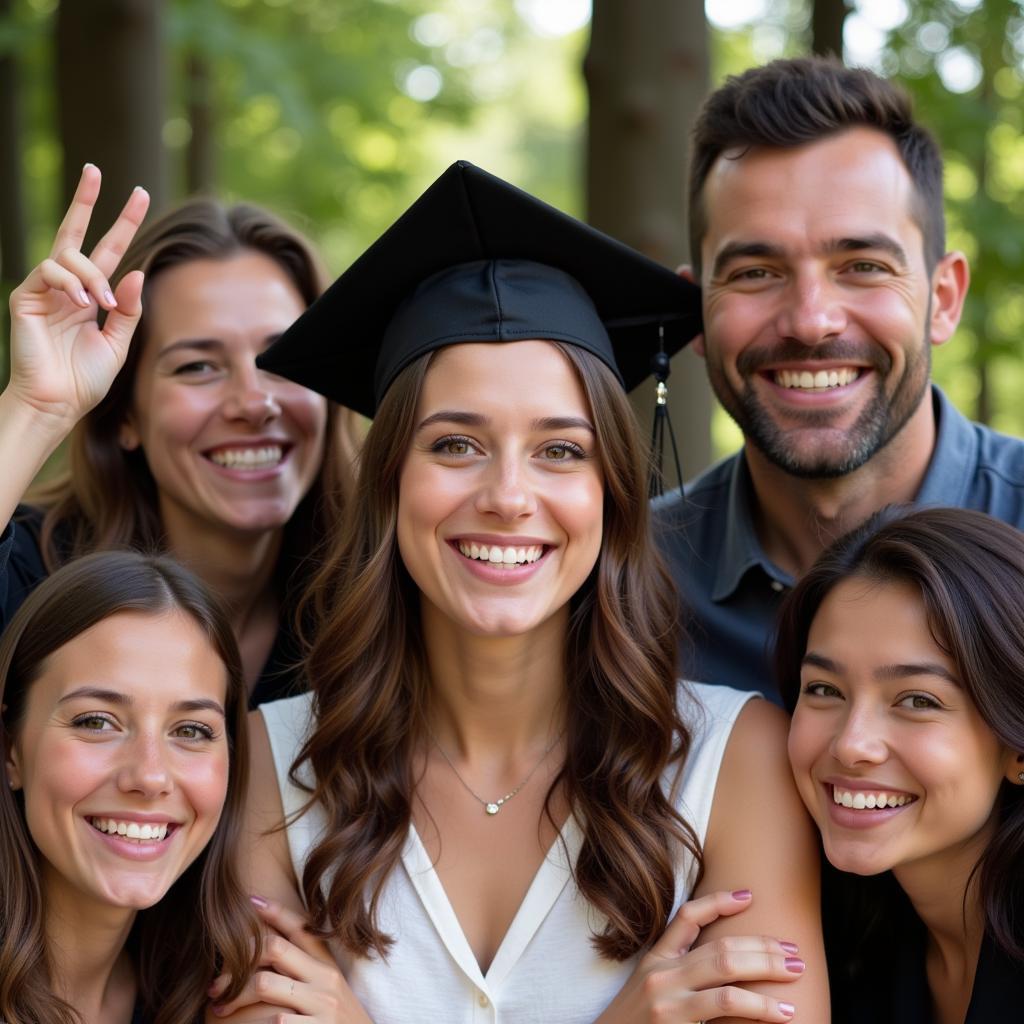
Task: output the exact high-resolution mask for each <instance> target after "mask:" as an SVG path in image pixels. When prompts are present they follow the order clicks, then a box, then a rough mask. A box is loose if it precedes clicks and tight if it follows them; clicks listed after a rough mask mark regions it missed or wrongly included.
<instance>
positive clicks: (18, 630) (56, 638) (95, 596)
mask: <svg viewBox="0 0 1024 1024" xmlns="http://www.w3.org/2000/svg"><path fill="white" fill-rule="evenodd" d="M0 706H2V717H0V751H2V755H3V764H4V770H5V780H4V781H5V785H3V786H0V863H2V864H3V870H4V884H3V886H0V1020H3V1021H5V1022H6V1024H99V1022H103V1024H128V1021H129V1020H131V1021H133V1022H137V1024H141V1022H145V1024H184V1022H189V1021H194V1020H196V1018H197V1015H198V1014H200V1013H201V1011H202V1008H203V1005H204V1002H205V1000H206V989H207V987H208V986H209V985H210V983H211V982H212V980H213V978H214V975H215V974H216V973H217V971H218V969H219V968H221V967H223V969H225V970H226V971H228V972H229V973H230V974H231V976H232V978H234V979H235V981H234V982H233V983H232V985H231V988H232V990H233V991H239V990H240V989H241V987H242V985H243V983H244V982H245V980H246V979H247V978H248V977H249V975H250V974H251V972H252V970H253V968H254V966H255V962H256V960H257V954H256V952H255V950H257V949H258V948H259V942H258V923H257V920H256V915H255V914H254V908H253V905H252V903H251V902H250V901H249V898H248V896H247V895H246V893H245V892H244V890H243V889H242V888H241V886H240V884H239V880H238V877H237V874H236V868H235V864H234V848H235V846H236V844H237V842H238V840H239V831H240V818H241V813H242V807H243V805H244V799H245V784H246V776H247V774H248V766H247V752H246V733H245V710H246V704H245V689H244V686H243V683H242V678H241V664H240V661H239V657H238V649H237V646H236V644H235V639H234V636H233V634H232V631H231V628H230V626H229V625H228V622H227V619H226V617H225V616H224V613H223V611H222V609H221V608H220V606H219V604H217V603H216V602H214V601H213V600H211V598H210V597H209V596H208V594H207V592H206V590H205V589H204V588H203V587H202V586H201V585H200V584H199V583H198V581H197V580H196V579H194V578H193V577H192V575H191V574H190V573H188V572H187V571H185V570H183V569H182V568H180V567H179V566H178V565H177V564H175V563H174V562H172V561H170V560H169V559H165V558H148V557H144V556H142V555H139V554H134V553H128V552H102V553H98V554H94V555H89V556H87V557H85V558H82V559H78V560H76V561H74V562H71V563H69V564H68V565H66V566H64V567H63V568H62V569H60V570H58V571H57V572H55V573H54V574H53V575H52V576H50V577H49V579H47V580H46V581H44V582H43V583H42V584H41V585H40V586H39V587H38V588H37V589H36V590H35V591H34V592H33V593H32V594H31V595H30V596H29V598H28V599H27V600H26V601H25V603H24V604H23V605H22V607H21V608H20V610H19V611H18V612H17V613H16V614H15V616H14V618H13V619H12V621H11V623H10V624H9V626H8V627H7V629H6V631H5V632H4V635H3V638H2V639H0Z"/></svg>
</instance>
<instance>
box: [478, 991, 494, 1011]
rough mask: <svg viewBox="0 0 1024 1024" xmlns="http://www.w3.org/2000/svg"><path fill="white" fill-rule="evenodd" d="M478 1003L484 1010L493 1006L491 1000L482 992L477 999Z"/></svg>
mask: <svg viewBox="0 0 1024 1024" xmlns="http://www.w3.org/2000/svg"><path fill="white" fill-rule="evenodd" d="M476 1001H477V1002H478V1003H479V1004H480V1005H481V1006H482V1007H483V1008H484V1009H485V1010H486V1009H487V1007H488V1006H490V1005H491V1001H490V999H488V998H487V996H486V995H484V993H483V992H481V993H479V994H478V995H477V997H476Z"/></svg>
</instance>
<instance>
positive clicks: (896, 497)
mask: <svg viewBox="0 0 1024 1024" xmlns="http://www.w3.org/2000/svg"><path fill="white" fill-rule="evenodd" d="M934 448H935V413H934V410H933V409H932V395H931V389H928V390H927V391H926V392H925V395H924V398H923V399H922V401H921V404H920V405H919V406H918V408H917V410H916V411H915V412H914V414H913V415H912V416H911V417H910V419H909V420H908V421H907V422H906V424H905V425H904V426H903V429H902V430H900V432H899V433H898V434H897V435H896V436H895V437H894V438H892V440H891V441H889V443H888V444H887V445H885V447H884V448H882V449H881V450H880V451H878V452H876V453H875V454H874V455H873V456H872V457H871V458H870V459H868V461H867V462H865V463H864V465H863V466H861V467H860V468H859V469H856V470H854V471H853V472H852V473H847V474H845V475H844V476H840V477H833V478H828V479H823V478H815V479H802V478H800V477H796V476H793V475H792V474H790V473H787V472H786V471H785V470H783V469H780V468H779V467H778V466H776V465H775V464H774V463H772V462H770V461H769V460H768V459H767V458H765V456H764V455H763V454H762V452H761V451H760V450H759V449H757V448H756V447H754V445H752V444H751V443H749V442H747V444H746V446H745V448H744V453H745V456H746V460H747V465H748V466H749V467H750V476H751V479H752V481H753V485H754V493H755V495H756V496H757V503H756V504H757V507H756V509H755V527H756V529H757V532H758V536H759V539H760V541H761V546H762V548H763V549H764V552H765V554H766V555H767V556H768V558H770V559H771V560H772V562H774V563H775V564H776V565H777V566H778V567H779V568H780V569H783V570H785V571H786V572H788V573H790V574H791V575H792V576H794V577H799V576H802V575H803V574H804V573H805V572H806V571H807V570H808V569H809V568H810V567H811V565H813V564H814V562H815V560H816V559H817V558H818V556H819V555H820V554H821V553H822V551H824V550H825V548H827V547H828V546H829V545H830V544H831V543H832V542H833V541H834V540H836V539H837V538H839V537H841V536H842V535H843V534H844V533H847V532H848V531H850V530H852V529H854V528H855V527H857V526H859V525H860V524H861V523H863V522H864V521H865V520H866V519H867V518H868V517H869V516H870V515H871V514H872V513H873V512H876V511H878V509H880V508H882V507H884V506H885V505H893V504H903V503H907V502H911V501H913V500H914V498H915V497H916V496H917V492H918V491H919V490H920V488H921V484H922V482H923V481H924V477H925V473H926V472H927V471H928V463H929V462H930V461H931V457H932V451H933V450H934Z"/></svg>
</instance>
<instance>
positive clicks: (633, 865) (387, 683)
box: [292, 342, 701, 960]
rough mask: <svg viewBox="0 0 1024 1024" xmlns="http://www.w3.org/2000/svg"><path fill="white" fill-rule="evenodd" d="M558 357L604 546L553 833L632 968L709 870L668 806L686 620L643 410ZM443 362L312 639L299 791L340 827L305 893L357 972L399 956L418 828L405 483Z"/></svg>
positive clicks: (391, 450)
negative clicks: (595, 470) (401, 886)
mask: <svg viewBox="0 0 1024 1024" xmlns="http://www.w3.org/2000/svg"><path fill="white" fill-rule="evenodd" d="M552 344H555V347H556V348H558V349H559V350H560V351H561V352H562V353H563V354H564V355H565V357H566V358H567V359H568V360H569V362H570V363H571V364H572V366H573V367H574V369H575V371H576V372H577V374H578V375H579V379H580V381H581V383H582V386H583V389H584V392H585V394H586V397H587V400H588V402H589V404H590V408H591V409H592V410H593V411H594V421H595V426H596V431H597V445H598V450H599V454H600V458H601V464H602V468H603V472H604V536H603V542H602V546H601V552H600V555H599V557H598V560H597V564H596V565H595V567H594V569H593V571H592V572H591V574H590V576H589V578H588V579H587V581H586V582H585V583H584V585H583V586H582V587H581V589H580V590H579V591H578V592H577V593H576V594H575V596H574V597H573V599H572V602H571V609H570V627H569V634H568V639H567V643H566V651H565V673H566V699H567V705H568V714H567V721H568V729H567V733H566V747H567V754H566V760H565V764H564V766H563V767H562V769H561V771H560V773H559V775H558V776H557V778H556V779H555V781H554V782H553V783H552V786H551V788H550V789H549V791H548V793H547V797H546V800H545V814H546V815H547V816H548V818H549V819H552V821H553V816H552V812H551V802H552V799H553V797H554V794H555V792H556V790H559V789H560V791H561V793H562V794H564V796H565V797H566V798H567V799H568V801H569V804H570V806H571V807H572V808H573V811H574V813H575V814H576V815H577V817H578V818H579V820H580V821H581V823H582V826H583V832H584V840H583V846H582V849H581V850H580V854H579V857H578V859H577V862H576V865H575V868H574V871H575V878H576V882H577V885H578V886H579V889H580V891H581V893H582V894H583V896H584V897H585V898H586V899H587V900H588V901H589V902H590V904H591V905H592V906H593V907H594V908H595V909H596V910H598V911H599V912H600V913H601V914H603V915H604V917H605V919H606V923H605V924H604V926H603V927H602V928H601V930H600V931H599V932H597V933H596V934H595V935H594V937H593V941H594V944H595V946H596V948H597V950H598V951H599V953H600V954H601V955H602V956H604V957H607V958H609V959H613V960H624V959H627V958H629V957H631V956H633V955H634V954H635V953H637V952H638V951H639V950H641V949H643V948H644V947H645V946H647V945H648V944H650V943H651V942H653V941H654V940H655V939H656V938H658V936H659V935H661V933H662V932H663V931H664V928H665V925H666V924H667V922H668V917H669V914H670V912H671V909H672V904H673V900H674V896H675V865H676V864H677V862H678V856H679V854H680V852H681V850H682V849H685V850H689V851H690V852H691V853H692V854H693V856H694V857H695V858H696V859H697V863H698V867H699V865H700V857H701V854H700V847H699V842H698V840H697V838H696V835H695V834H694V832H693V830H692V828H690V826H689V825H688V824H687V823H686V822H685V821H684V820H683V819H682V818H681V817H680V816H679V814H677V813H676V811H675V809H674V808H673V806H672V804H671V802H670V800H669V798H668V796H667V795H666V793H665V792H664V790H663V773H664V772H665V771H666V769H668V768H669V767H671V766H673V765H677V766H681V765H682V763H683V762H684V760H685V758H686V755H687V753H688V751H689V747H690V735H689V733H688V731H687V729H686V726H685V725H684V723H683V721H682V720H681V718H680V715H679V712H678V709H677V706H676V697H677V693H676V675H675V666H676V644H677V630H678V626H679V609H678V606H677V601H676V598H675V593H674V590H673V588H672V584H671V582H670V580H669V578H668V575H667V573H666V572H665V570H664V568H663V566H662V564H661V560H660V557H659V555H658V553H657V551H656V550H655V548H654V546H653V544H652V541H651V538H650V534H649V525H648V508H647V499H646V495H647V470H648V465H647V459H646V457H645V448H644V446H643V444H642V442H641V441H640V436H639V431H638V428H637V424H636V420H635V418H634V415H633V411H632V408H631V407H630V405H629V402H628V399H627V398H626V395H625V394H624V393H623V391H622V388H621V386H620V385H619V383H618V382H617V381H616V380H615V378H614V377H613V375H612V374H611V372H610V371H609V370H608V368H607V367H606V366H605V365H604V364H603V363H601V362H600V361H599V360H598V359H596V358H594V357H593V356H591V355H590V354H588V353H587V352H585V351H583V350H581V349H579V348H577V347H574V346H571V345H561V344H558V343H554V342H553V343H552ZM429 362H430V356H429V355H428V356H424V357H423V358H421V359H420V360H418V361H417V362H415V363H413V364H411V365H410V366H409V367H407V368H406V369H405V370H403V371H402V373H401V374H400V375H399V377H398V378H396V380H395V382H394V383H393V384H392V385H391V387H390V389H389V390H388V392H387V394H386V395H385V397H384V399H383V401H382V402H381V405H380V409H379V410H378V413H377V416H376V418H375V419H374V423H373V426H372V427H371V429H370V432H369V435H368V436H367V439H366V442H365V445H364V448H363V452H362V455H361V457H360V472H359V477H358V483H357V488H356V492H355V495H354V498H353V505H352V508H351V515H350V516H349V517H348V519H347V523H346V526H345V530H344V532H343V533H342V534H341V535H340V536H339V537H338V538H337V541H336V542H335V543H334V545H333V547H332V548H331V549H330V550H329V552H328V554H327V557H326V561H325V564H324V565H323V567H322V568H321V569H320V570H319V571H318V573H317V574H316V576H315V577H314V580H313V584H312V587H311V590H310V592H309V595H308V597H307V609H306V610H307V611H310V612H311V616H310V618H311V621H312V622H313V623H314V626H315V632H314V633H313V641H312V644H311V647H310V650H309V654H308V658H307V661H306V671H307V674H308V678H309V682H310V687H311V689H312V691H313V695H314V706H315V711H316V723H317V724H316V727H315V730H314V732H313V733H312V735H311V736H310V738H309V740H308V741H307V742H306V744H305V745H304V747H303V748H302V750H301V751H300V754H299V757H298V758H297V760H296V762H295V764H294V765H293V766H292V778H293V779H294V780H295V781H296V782H297V783H298V774H297V773H298V770H299V768H300V767H301V766H302V765H303V764H304V763H305V762H308V763H309V765H310V767H311V768H312V772H313V777H314V779H315V784H314V786H313V787H312V788H311V789H310V790H309V791H310V793H311V796H310V801H309V803H310V804H313V803H314V802H315V803H319V804H320V805H321V806H322V807H323V809H324V812H325V813H326V816H327V821H328V827H327V829H326V833H325V838H323V839H322V840H321V841H320V842H319V843H318V845H316V846H315V847H314V848H313V850H312V851H311V853H310V856H309V860H308V862H307V864H306V868H305V870H304V872H303V877H302V888H303V892H304V894H305V898H306V903H307V906H308V907H309V910H310V912H311V915H312V917H313V921H314V924H315V926H316V927H317V928H318V929H319V930H320V932H321V934H322V935H324V936H331V937H334V938H336V939H337V940H338V941H339V942H341V944H342V945H343V946H344V947H345V948H346V949H348V950H350V951H351V952H353V953H355V954H358V955H367V954H368V953H370V952H371V951H373V952H375V953H377V954H378V955H386V953H387V950H388V949H389V947H390V944H391V942H392V941H393V940H392V938H391V937H390V936H388V935H385V934H384V933H382V932H381V930H380V928H379V927H378V925H377V909H378V907H379V903H380V898H381V894H382V891H383V888H384V885H385V882H386V880H387V878H388V876H389V874H390V873H391V872H392V871H393V870H394V868H395V866H396V864H397V863H398V861H399V857H400V854H401V850H402V846H403V844H404V842H405V839H406V835H407V833H408V829H409V825H410V822H411V818H412V810H411V808H412V799H413V793H414V790H415V783H416V780H415V778H414V768H413V756H412V755H413V751H414V750H415V749H416V747H417V744H418V743H420V742H422V740H423V738H424V724H423V723H424V709H425V707H426V705H427V703H428V701H429V691H430V681H429V673H428V668H427V661H426V656H425V653H424V645H423V638H422V635H421V630H420V616H419V592H418V590H417V588H416V586H415V584H414V583H413V581H412V579H411V578H410V576H409V574H408V573H407V572H406V570H405V568H404V566H403V564H402V561H401V558H400V556H399V553H398V549H397V543H396V540H395V532H396V523H397V515H398V490H399V476H400V473H401V470H402V465H403V462H404V460H405V457H406V454H407V452H408V450H409V447H410V444H411V440H412V437H413V433H414V429H415V414H416V406H417V402H418V399H419V395H420V390H421V387H422V383H423V380H424V377H425V375H426V373H427V369H428V366H429ZM299 784H301V783H299ZM307 788H308V787H307Z"/></svg>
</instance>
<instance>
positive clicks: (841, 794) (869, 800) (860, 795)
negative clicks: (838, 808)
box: [832, 786, 916, 811]
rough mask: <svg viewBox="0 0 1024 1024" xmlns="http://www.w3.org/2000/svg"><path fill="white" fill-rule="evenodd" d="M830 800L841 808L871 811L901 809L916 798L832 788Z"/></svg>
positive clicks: (896, 794)
mask: <svg viewBox="0 0 1024 1024" xmlns="http://www.w3.org/2000/svg"><path fill="white" fill-rule="evenodd" d="M832 799H833V801H834V802H835V803H837V804H841V805H842V806H843V807H852V808H853V809H854V810H856V811H859V810H865V809H867V810H871V809H873V808H876V807H902V806H903V805H904V804H909V803H911V802H912V801H913V800H915V799H916V797H913V796H910V795H909V794H908V793H887V792H878V793H866V792H864V791H863V790H856V791H853V790H849V789H839V788H838V787H837V786H833V787H832Z"/></svg>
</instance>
